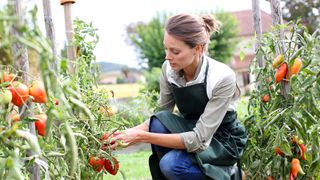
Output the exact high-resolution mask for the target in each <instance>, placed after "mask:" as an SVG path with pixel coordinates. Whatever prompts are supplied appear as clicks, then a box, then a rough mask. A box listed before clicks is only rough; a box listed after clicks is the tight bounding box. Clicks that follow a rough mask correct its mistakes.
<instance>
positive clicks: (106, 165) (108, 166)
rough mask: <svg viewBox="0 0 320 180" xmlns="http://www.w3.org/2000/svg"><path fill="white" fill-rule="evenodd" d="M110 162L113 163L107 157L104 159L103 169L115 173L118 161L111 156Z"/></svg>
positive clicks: (117, 168)
mask: <svg viewBox="0 0 320 180" xmlns="http://www.w3.org/2000/svg"><path fill="white" fill-rule="evenodd" d="M112 162H113V163H111V162H110V160H109V159H106V160H105V161H104V169H105V170H106V171H107V172H109V173H110V174H112V175H116V174H117V172H118V170H119V161H118V160H117V159H116V158H115V157H112Z"/></svg>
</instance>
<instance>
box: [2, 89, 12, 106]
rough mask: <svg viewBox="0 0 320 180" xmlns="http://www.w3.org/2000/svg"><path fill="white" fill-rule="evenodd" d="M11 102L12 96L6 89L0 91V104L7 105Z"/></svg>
mask: <svg viewBox="0 0 320 180" xmlns="http://www.w3.org/2000/svg"><path fill="white" fill-rule="evenodd" d="M11 100H12V94H11V92H10V91H9V90H8V89H4V90H0V104H8V103H10V102H11Z"/></svg>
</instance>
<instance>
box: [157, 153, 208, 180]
mask: <svg viewBox="0 0 320 180" xmlns="http://www.w3.org/2000/svg"><path fill="white" fill-rule="evenodd" d="M159 166H160V169H161V172H162V173H163V174H164V176H166V178H168V179H186V180H188V179H192V180H193V179H203V178H204V174H203V173H202V172H201V170H200V168H199V167H198V165H197V164H194V163H193V162H192V160H191V158H190V157H189V154H188V153H187V152H186V151H183V150H172V151H170V152H168V153H167V154H166V155H164V156H163V158H162V159H161V160H160V164H159Z"/></svg>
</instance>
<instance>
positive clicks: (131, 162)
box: [103, 151, 151, 180]
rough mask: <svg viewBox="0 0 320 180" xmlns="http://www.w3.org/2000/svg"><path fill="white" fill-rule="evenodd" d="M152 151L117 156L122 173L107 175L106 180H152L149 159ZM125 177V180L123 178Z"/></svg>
mask: <svg viewBox="0 0 320 180" xmlns="http://www.w3.org/2000/svg"><path fill="white" fill-rule="evenodd" d="M150 154H151V151H139V152H134V153H128V154H124V153H123V154H117V155H116V157H117V159H118V160H119V163H120V172H118V174H116V175H115V176H112V175H109V174H105V175H104V178H103V179H104V180H123V179H127V180H147V179H148V180H150V179H151V174H150V172H149V163H148V159H149V156H150ZM123 175H124V176H125V178H124V177H123Z"/></svg>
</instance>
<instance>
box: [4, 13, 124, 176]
mask: <svg viewBox="0 0 320 180" xmlns="http://www.w3.org/2000/svg"><path fill="white" fill-rule="evenodd" d="M7 9H8V11H6V12H2V10H0V14H1V15H2V14H4V15H9V14H10V13H11V10H10V8H9V7H8V8H7ZM36 14H37V11H36V9H33V10H31V12H29V13H28V15H27V17H28V18H29V19H28V20H27V21H28V23H25V24H24V25H23V28H19V30H20V31H21V32H20V33H17V35H16V36H18V37H16V36H12V34H11V33H8V32H10V31H9V30H10V29H11V28H13V27H14V24H15V20H16V18H0V27H5V28H6V29H7V30H8V31H0V36H1V37H3V39H1V41H2V40H3V41H2V42H7V44H9V45H10V46H8V47H7V46H1V47H0V48H1V50H2V48H11V44H13V43H19V44H22V45H23V46H25V47H26V48H27V49H28V51H29V53H33V54H34V56H30V57H31V58H34V59H31V60H30V62H28V63H38V64H33V65H32V67H33V66H35V67H39V69H37V70H38V72H36V74H31V73H29V72H23V71H22V70H21V69H19V66H14V67H13V64H15V63H14V62H12V64H6V65H5V66H2V65H1V68H0V70H1V72H0V75H1V78H0V79H1V82H2V83H1V84H0V89H1V92H4V93H5V94H6V93H9V92H10V94H11V95H12V100H11V102H9V103H7V104H0V144H1V146H0V177H1V178H3V179H26V178H28V177H31V176H33V175H36V173H38V175H39V176H40V177H41V178H47V177H49V176H50V178H52V179H65V178H67V179H99V178H101V177H102V175H103V173H98V172H97V171H96V170H97V169H93V168H92V167H91V166H90V165H89V164H90V162H89V159H90V157H91V156H92V155H95V156H97V157H99V158H101V159H103V160H105V159H112V157H114V154H113V150H112V149H110V148H107V147H106V148H102V147H103V145H104V142H102V141H101V135H102V134H103V133H105V132H113V131H117V130H121V129H123V128H124V126H126V125H127V121H126V120H124V118H121V117H120V116H119V115H118V114H119V113H115V114H114V115H113V116H106V114H104V113H101V112H100V111H99V107H101V106H102V107H105V108H106V109H107V107H111V106H112V105H113V106H114V107H116V106H115V104H110V101H109V100H110V97H109V94H110V93H108V92H109V91H110V90H106V89H103V88H102V89H100V88H98V87H97V83H96V77H97V75H98V74H99V72H98V71H97V68H96V65H95V64H96V63H94V61H95V56H94V54H93V50H94V48H95V46H96V44H97V42H98V39H99V38H98V36H97V34H96V28H94V27H93V26H92V24H87V23H85V22H83V21H81V20H76V21H75V26H76V28H75V32H76V35H75V42H74V45H75V46H77V49H79V51H78V52H79V53H78V54H77V59H76V60H75V62H77V63H75V66H76V67H75V69H76V70H77V71H75V72H74V73H75V74H72V73H70V72H69V70H68V68H67V67H66V66H65V64H67V59H66V58H62V59H61V60H60V61H59V62H54V58H53V56H52V54H51V51H52V49H51V46H50V43H49V42H48V40H47V38H46V37H44V36H43V35H42V33H41V32H40V28H39V27H38V26H37V19H36V17H37V16H36ZM5 50H7V49H5ZM6 52H7V51H6ZM8 52H11V51H8ZM9 54H10V53H9ZM11 56H13V55H12V54H11ZM52 63H57V66H58V67H60V69H59V70H60V73H59V74H57V72H56V71H55V70H53V69H52V66H51V65H52ZM4 72H5V73H4ZM15 72H19V73H15ZM4 74H14V75H15V76H14V78H7V77H6V78H4V76H3V75H4ZM16 74H17V75H16ZM8 77H9V76H8ZM23 77H28V78H23ZM25 79H29V80H25ZM31 82H33V83H31ZM7 86H8V87H7ZM28 87H29V88H28ZM7 95H8V96H1V97H0V98H2V97H3V98H4V97H5V98H4V99H3V100H2V101H3V102H4V101H5V102H8V101H9V100H10V99H9V98H8V97H9V94H7ZM0 100H1V99H0ZM116 111H118V112H120V111H121V110H120V109H116ZM34 114H35V115H34ZM13 122H14V123H13ZM37 134H38V135H39V136H37ZM104 162H105V161H103V163H100V164H101V165H102V167H105V163H104ZM114 165H116V164H112V167H117V168H116V169H114V170H118V168H119V166H117V165H116V166H114ZM33 166H38V167H39V169H40V171H38V172H36V171H28V170H29V169H32V168H30V167H33ZM99 168H101V166H100V167H99ZM103 172H104V173H106V171H103ZM114 172H115V171H114ZM33 173H35V174H33ZM1 178H0V179H1Z"/></svg>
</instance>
